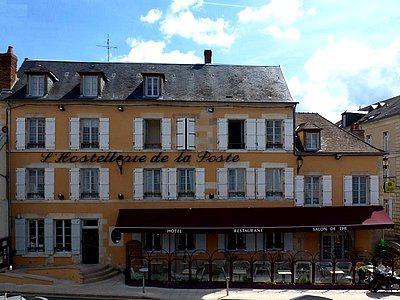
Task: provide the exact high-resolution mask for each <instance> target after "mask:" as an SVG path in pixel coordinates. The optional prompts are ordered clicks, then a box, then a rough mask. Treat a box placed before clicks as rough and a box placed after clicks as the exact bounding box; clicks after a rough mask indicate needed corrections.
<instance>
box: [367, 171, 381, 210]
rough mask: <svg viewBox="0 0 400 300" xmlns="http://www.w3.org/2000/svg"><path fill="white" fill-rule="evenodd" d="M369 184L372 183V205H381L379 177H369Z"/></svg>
mask: <svg viewBox="0 0 400 300" xmlns="http://www.w3.org/2000/svg"><path fill="white" fill-rule="evenodd" d="M369 182H370V202H371V205H379V177H378V175H371V176H369Z"/></svg>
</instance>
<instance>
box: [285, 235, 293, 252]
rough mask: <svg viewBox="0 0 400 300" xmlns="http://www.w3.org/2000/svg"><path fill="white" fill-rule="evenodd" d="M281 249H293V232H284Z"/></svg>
mask: <svg viewBox="0 0 400 300" xmlns="http://www.w3.org/2000/svg"><path fill="white" fill-rule="evenodd" d="M283 249H284V250H285V251H293V233H292V232H285V233H284V234H283Z"/></svg>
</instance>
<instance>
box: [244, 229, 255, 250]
mask: <svg viewBox="0 0 400 300" xmlns="http://www.w3.org/2000/svg"><path fill="white" fill-rule="evenodd" d="M246 250H247V251H256V234H255V233H247V234H246Z"/></svg>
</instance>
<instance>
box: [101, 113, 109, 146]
mask: <svg viewBox="0 0 400 300" xmlns="http://www.w3.org/2000/svg"><path fill="white" fill-rule="evenodd" d="M99 131H100V140H99V148H100V149H103V150H108V149H109V148H110V145H109V143H110V121H109V119H108V118H100V120H99Z"/></svg>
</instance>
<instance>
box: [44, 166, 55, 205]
mask: <svg viewBox="0 0 400 300" xmlns="http://www.w3.org/2000/svg"><path fill="white" fill-rule="evenodd" d="M44 198H45V199H46V200H53V199H54V168H45V169H44Z"/></svg>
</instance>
